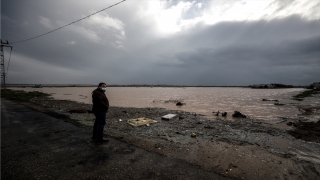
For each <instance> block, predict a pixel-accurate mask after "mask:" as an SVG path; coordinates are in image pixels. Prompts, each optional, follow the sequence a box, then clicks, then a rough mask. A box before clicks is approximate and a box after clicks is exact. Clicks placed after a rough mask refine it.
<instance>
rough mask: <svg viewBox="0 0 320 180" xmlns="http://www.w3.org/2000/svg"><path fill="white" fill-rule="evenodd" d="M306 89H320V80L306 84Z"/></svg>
mask: <svg viewBox="0 0 320 180" xmlns="http://www.w3.org/2000/svg"><path fill="white" fill-rule="evenodd" d="M308 89H320V82H315V83H312V84H310V85H309V86H308Z"/></svg>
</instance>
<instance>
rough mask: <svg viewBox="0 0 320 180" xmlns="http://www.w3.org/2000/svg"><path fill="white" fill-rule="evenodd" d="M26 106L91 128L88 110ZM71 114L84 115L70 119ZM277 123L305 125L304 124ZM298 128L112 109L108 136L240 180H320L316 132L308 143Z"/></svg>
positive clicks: (43, 102)
mask: <svg viewBox="0 0 320 180" xmlns="http://www.w3.org/2000/svg"><path fill="white" fill-rule="evenodd" d="M23 104H24V105H26V106H28V107H31V108H33V109H36V110H37V111H41V112H44V113H47V114H49V115H52V116H55V117H58V118H60V119H62V120H64V121H68V122H72V123H73V124H76V125H78V126H81V127H85V128H87V129H91V128H92V126H93V122H94V115H93V114H92V113H89V112H90V111H88V110H91V107H92V106H91V105H90V104H83V103H77V102H73V101H65V100H55V99H51V98H47V97H44V98H34V99H31V101H29V102H24V103H23ZM71 110H77V111H78V112H85V113H70V111H71ZM77 111H71V112H77ZM166 114H177V118H175V119H171V120H168V121H166V120H162V119H161V116H164V115H166ZM140 117H146V118H150V119H153V120H156V121H157V123H154V124H150V125H144V126H139V127H134V126H131V125H129V124H128V123H127V120H129V119H133V118H140ZM279 121H281V122H283V123H287V122H294V123H296V122H299V121H303V122H306V120H305V119H285V121H282V120H281V119H280V120H279ZM286 126H287V125H286ZM299 127H304V126H299V125H297V126H296V127H295V126H293V125H290V126H287V128H285V129H283V128H282V129H281V128H276V127H275V126H274V124H269V123H266V122H263V121H258V120H256V119H249V118H239V119H237V120H229V119H227V118H224V117H221V116H219V117H217V118H216V119H215V120H212V119H207V118H206V117H205V116H203V115H201V114H195V113H190V112H184V111H176V110H167V109H163V108H131V107H110V109H109V112H108V114H107V125H106V127H105V134H107V135H109V136H111V137H114V138H115V139H117V140H121V141H123V142H128V143H131V144H133V145H134V146H137V147H139V148H142V149H144V150H147V151H150V152H155V153H158V154H160V155H164V156H165V157H172V158H175V159H180V160H182V161H184V162H187V163H189V164H193V165H197V166H200V167H201V168H203V169H204V170H206V171H210V172H215V173H218V174H221V175H225V176H228V177H232V178H236V179H319V178H320V144H319V141H318V139H319V138H318V134H317V133H318V129H314V131H313V130H312V131H311V132H314V134H313V135H312V136H311V138H309V139H308V140H310V141H306V139H304V138H297V137H296V136H295V135H293V134H292V132H299V131H301V130H300V129H301V128H300V129H299ZM309 127H311V125H310V126H309ZM309 127H305V128H309ZM287 129H289V130H287ZM191 134H195V135H196V136H195V137H192V136H191ZM291 135H292V136H291ZM306 136H310V134H309V135H306Z"/></svg>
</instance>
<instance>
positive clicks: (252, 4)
mask: <svg viewBox="0 0 320 180" xmlns="http://www.w3.org/2000/svg"><path fill="white" fill-rule="evenodd" d="M116 2H119V0H118V1H114V0H108V1H104V0H90V1H87V0H86V1H85V0H64V1H62V0H61V1H53V0H2V1H1V39H2V40H8V41H9V42H15V41H19V40H24V39H27V38H31V37H34V36H37V35H40V34H42V33H45V32H48V31H50V30H53V29H55V28H58V27H60V26H63V25H65V24H68V23H70V22H72V21H75V20H77V19H79V18H82V17H85V16H87V15H89V14H91V13H94V12H96V11H99V10H101V9H103V8H106V7H108V6H110V5H112V4H114V3H116ZM13 50H14V51H13V52H12V57H11V62H10V66H9V72H8V78H7V82H8V83H26V84H27V83H42V84H97V83H98V82H100V81H104V82H106V83H107V84H158V83H159V84H172V85H251V84H259V83H283V84H293V85H308V84H311V83H313V82H317V81H320V1H319V0H308V1H307V0H300V1H298V0H296V1H294V0H289V1H288V0H259V1H257V0H243V1H237V0H232V1H224V0H212V1H209V0H198V1H187V0H184V1H177V0H176V1H175V0H172V1H168V0H148V1H147V0H127V1H125V2H124V3H121V4H119V5H117V6H115V7H112V8H110V9H108V10H105V11H103V12H101V13H99V14H96V15H94V16H91V17H90V18H88V19H85V20H82V21H80V22H77V23H75V24H73V25H70V26H68V27H65V28H63V29H60V30H58V31H56V32H53V33H50V34H48V35H45V36H42V37H40V38H37V39H34V40H30V41H26V42H22V43H16V44H13ZM8 57H9V51H8V49H6V50H5V61H6V65H7V62H8Z"/></svg>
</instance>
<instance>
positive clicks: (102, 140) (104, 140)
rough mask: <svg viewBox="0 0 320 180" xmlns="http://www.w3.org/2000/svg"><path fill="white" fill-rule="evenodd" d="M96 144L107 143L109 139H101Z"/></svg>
mask: <svg viewBox="0 0 320 180" xmlns="http://www.w3.org/2000/svg"><path fill="white" fill-rule="evenodd" d="M97 142H109V139H107V138H102V139H100V140H97Z"/></svg>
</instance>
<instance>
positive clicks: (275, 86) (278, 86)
mask: <svg viewBox="0 0 320 180" xmlns="http://www.w3.org/2000/svg"><path fill="white" fill-rule="evenodd" d="M251 87H252V88H264V89H265V88H266V89H269V88H270V89H272V88H293V86H292V85H285V84H275V83H271V84H254V85H252V86H251Z"/></svg>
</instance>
